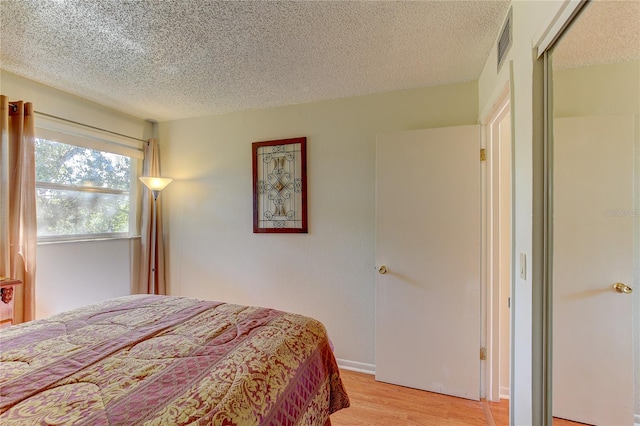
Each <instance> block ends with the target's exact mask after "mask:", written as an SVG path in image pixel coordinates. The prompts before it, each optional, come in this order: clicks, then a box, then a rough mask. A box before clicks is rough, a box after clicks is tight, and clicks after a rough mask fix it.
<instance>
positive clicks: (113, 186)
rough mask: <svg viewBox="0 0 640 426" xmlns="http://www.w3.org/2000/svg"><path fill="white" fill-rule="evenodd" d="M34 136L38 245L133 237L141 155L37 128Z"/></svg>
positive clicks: (108, 144) (114, 145) (94, 141)
mask: <svg viewBox="0 0 640 426" xmlns="http://www.w3.org/2000/svg"><path fill="white" fill-rule="evenodd" d="M36 134H37V136H38V137H37V138H36V144H35V151H36V152H35V157H36V210H37V218H38V241H56V240H78V239H94V238H116V237H127V236H129V235H132V234H135V233H136V231H137V229H136V205H137V203H136V195H137V194H136V190H135V189H136V185H135V184H132V182H136V179H137V170H138V160H139V158H140V157H141V152H140V150H139V149H133V150H131V148H126V147H125V149H122V146H121V145H119V144H117V143H115V144H110V143H108V142H105V141H104V140H103V141H96V140H95V139H88V138H83V137H78V136H74V135H69V134H64V133H56V132H52V131H47V130H46V129H40V128H39V129H38V130H37V131H36ZM113 151H117V152H113ZM128 151H131V152H128ZM126 154H129V155H126ZM131 154H134V156H132V155H131Z"/></svg>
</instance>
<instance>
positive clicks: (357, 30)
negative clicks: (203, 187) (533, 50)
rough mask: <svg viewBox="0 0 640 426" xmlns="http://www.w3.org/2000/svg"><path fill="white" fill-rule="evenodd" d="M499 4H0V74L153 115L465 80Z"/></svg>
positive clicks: (24, 0)
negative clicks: (12, 74) (1, 70)
mask: <svg viewBox="0 0 640 426" xmlns="http://www.w3.org/2000/svg"><path fill="white" fill-rule="evenodd" d="M508 3H509V2H508V1H412V2H405V1H391V2H387V1H375V2H373V1H367V2H364V1H362V2H361V1H354V2H352V1H331V2H324V1H306V2H290V1H231V2H222V1H206V0H138V1H136V0H129V1H123V0H111V1H108V0H93V1H89V0H48V1H46V0H0V37H1V39H0V43H1V44H0V66H1V67H2V68H3V69H5V70H7V71H10V72H12V73H15V74H18V75H21V76H24V77H27V78H29V79H32V80H35V81H38V82H41V83H44V84H46V85H49V86H52V87H55V88H58V89H62V90H65V91H67V92H70V93H73V94H75V95H79V96H82V97H84V98H87V99H90V100H93V101H97V102H99V103H101V104H104V105H107V106H110V107H113V108H116V109H119V110H123V111H126V112H128V113H130V114H133V115H135V116H138V117H141V118H152V119H156V120H158V121H163V120H171V119H179V118H186V117H195V116H204V115H212V114H220V113H225V112H231V111H238V110H246V109H256V108H264V107H271V106H280V105H289V104H297V103H305V102H312V101H317V100H322V99H333V98H339V97H348V96H356V95H363V94H370V93H379V92H386V91H391V90H399V89H409V88H416V87H425V86H433V85H440V84H447V83H454V82H462V81H469V80H475V79H477V78H478V77H479V76H480V73H481V71H482V68H483V66H484V63H485V61H486V58H487V56H488V54H489V51H490V50H491V47H492V45H493V44H494V42H495V39H496V36H497V34H498V32H499V30H500V28H501V25H502V21H503V19H504V17H505V15H506V11H507V8H508Z"/></svg>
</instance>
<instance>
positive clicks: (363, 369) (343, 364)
mask: <svg viewBox="0 0 640 426" xmlns="http://www.w3.org/2000/svg"><path fill="white" fill-rule="evenodd" d="M336 361H337V362H338V367H340V368H342V369H344V370H349V371H357V372H358V373H366V374H376V366H375V365H374V364H366V363H364V362H356V361H349V360H347V359H340V358H336Z"/></svg>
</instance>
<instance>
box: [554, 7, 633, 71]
mask: <svg viewBox="0 0 640 426" xmlns="http://www.w3.org/2000/svg"><path fill="white" fill-rule="evenodd" d="M637 60H640V1H638V0H625V1H611V0H595V1H592V2H591V3H589V4H588V5H587V7H586V8H585V9H584V10H583V11H582V13H581V14H580V16H579V17H578V18H577V19H576V21H575V23H574V24H573V25H572V26H571V27H570V29H569V31H567V33H566V34H565V35H564V36H563V37H562V39H561V40H560V42H559V43H558V47H557V48H556V49H554V52H553V66H554V68H556V69H564V68H575V67H585V66H589V65H597V64H611V63H617V62H628V61H637ZM638 78H640V76H638Z"/></svg>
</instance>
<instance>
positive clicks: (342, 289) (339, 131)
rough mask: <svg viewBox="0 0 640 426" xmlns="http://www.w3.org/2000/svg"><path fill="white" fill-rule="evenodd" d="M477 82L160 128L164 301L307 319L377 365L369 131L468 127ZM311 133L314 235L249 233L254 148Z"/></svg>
mask: <svg viewBox="0 0 640 426" xmlns="http://www.w3.org/2000/svg"><path fill="white" fill-rule="evenodd" d="M477 116H478V114H477V84H476V83H475V82H471V83H464V84H458V85H451V86H440V87H434V88H426V89H417V90H408V91H400V92H392V93H386V94H379V95H371V96H362V97H356V98H348V99H339V100H333V101H325V102H317V103H312V104H305V105H297V106H289V107H282V108H273V109H265V110H258V111H248V112H241V113H234V114H227V115H222V116H215V117H202V118H196V119H189V120H180V121H171V122H164V123H160V125H159V129H160V144H161V155H162V168H163V174H164V175H165V176H169V177H172V178H174V179H175V181H174V182H173V183H172V184H171V186H170V187H169V188H167V190H166V191H165V192H163V194H162V197H164V202H165V204H164V206H165V209H166V210H165V212H166V216H165V218H166V219H165V220H166V222H167V223H166V229H165V233H166V241H167V243H168V246H169V249H168V252H169V253H170V254H169V259H168V267H169V271H170V280H169V288H170V292H171V294H176V295H185V296H192V297H199V298H203V299H213V300H220V301H226V302H234V303H240V304H249V305H263V306H269V307H274V308H278V309H283V310H287V311H293V312H298V313H302V314H305V315H309V316H313V317H315V318H317V319H319V320H321V321H322V322H323V323H324V324H325V325H326V326H327V328H328V330H329V334H330V336H331V339H332V340H333V342H334V344H335V347H336V355H337V357H338V358H341V359H345V360H349V361H354V362H356V363H361V364H363V365H368V366H371V365H372V364H374V363H375V359H374V280H375V278H374V273H375V269H374V266H375V265H374V196H375V175H374V170H375V169H374V166H375V164H374V160H375V134H376V133H378V132H387V131H393V130H410V129H420V128H429V127H444V126H454V125H462V124H473V123H475V122H476V120H477ZM296 136H306V137H307V138H308V139H307V156H308V159H307V161H308V196H309V204H308V206H309V234H307V235H304V234H297V235H286V234H281V235H277V234H276V235H274V234H271V235H267V234H253V233H252V184H251V170H252V169H251V143H252V142H256V141H264V140H272V139H282V138H289V137H296Z"/></svg>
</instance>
